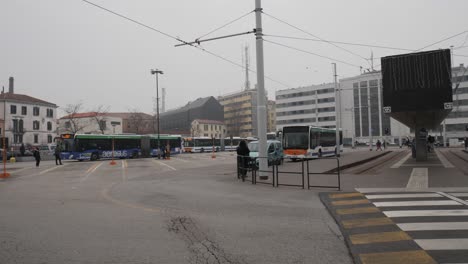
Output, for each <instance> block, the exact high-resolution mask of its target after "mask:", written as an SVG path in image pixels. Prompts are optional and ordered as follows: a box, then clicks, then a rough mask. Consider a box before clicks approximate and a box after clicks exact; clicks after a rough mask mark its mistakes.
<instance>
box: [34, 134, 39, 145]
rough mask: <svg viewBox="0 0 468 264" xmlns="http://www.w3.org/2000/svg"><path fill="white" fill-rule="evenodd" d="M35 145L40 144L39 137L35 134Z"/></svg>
mask: <svg viewBox="0 0 468 264" xmlns="http://www.w3.org/2000/svg"><path fill="white" fill-rule="evenodd" d="M34 143H36V144H37V143H39V135H38V134H34Z"/></svg>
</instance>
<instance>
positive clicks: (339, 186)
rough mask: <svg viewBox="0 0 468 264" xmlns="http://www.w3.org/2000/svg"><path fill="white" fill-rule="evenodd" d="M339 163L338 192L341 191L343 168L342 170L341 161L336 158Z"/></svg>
mask: <svg viewBox="0 0 468 264" xmlns="http://www.w3.org/2000/svg"><path fill="white" fill-rule="evenodd" d="M336 161H337V163H338V191H341V168H340V159H339V158H336Z"/></svg>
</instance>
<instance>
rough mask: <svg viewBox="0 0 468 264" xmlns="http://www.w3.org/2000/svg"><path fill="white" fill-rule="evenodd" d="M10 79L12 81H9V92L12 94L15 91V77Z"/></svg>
mask: <svg viewBox="0 0 468 264" xmlns="http://www.w3.org/2000/svg"><path fill="white" fill-rule="evenodd" d="M9 80H10V83H9V86H8V92H9V93H11V94H12V93H14V91H15V78H13V77H10V79H9Z"/></svg>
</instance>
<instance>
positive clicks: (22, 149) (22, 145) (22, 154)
mask: <svg viewBox="0 0 468 264" xmlns="http://www.w3.org/2000/svg"><path fill="white" fill-rule="evenodd" d="M24 152H26V149H25V148H24V144H23V143H21V147H20V153H21V156H24Z"/></svg>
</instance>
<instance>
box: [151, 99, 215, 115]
mask: <svg viewBox="0 0 468 264" xmlns="http://www.w3.org/2000/svg"><path fill="white" fill-rule="evenodd" d="M211 99H213V100H215V101H216V99H215V98H214V97H213V96H208V97H204V98H198V99H197V100H195V101H193V102H188V103H187V104H186V105H184V106H182V107H179V108H177V109H173V110H169V111H166V112H164V113H160V115H161V116H162V117H163V116H168V115H172V114H176V113H181V112H186V111H188V110H191V109H196V108H199V107H202V106H203V105H204V104H206V103H207V102H208V101H210V100H211Z"/></svg>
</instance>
